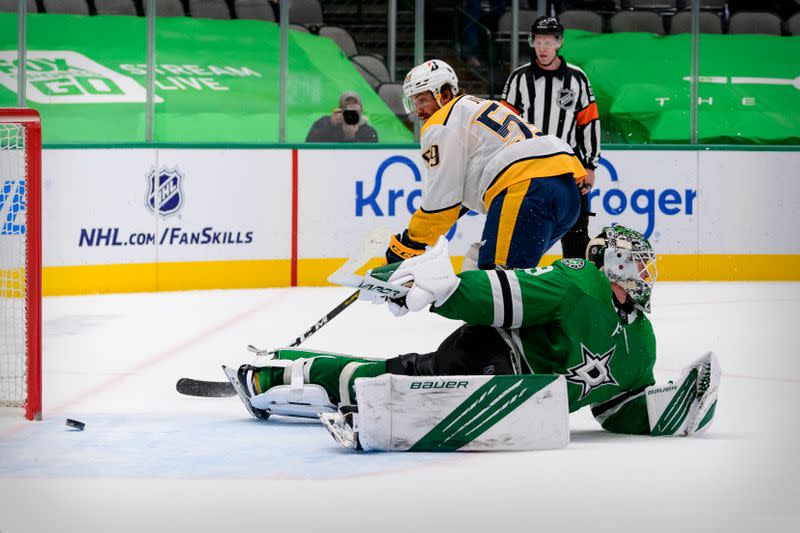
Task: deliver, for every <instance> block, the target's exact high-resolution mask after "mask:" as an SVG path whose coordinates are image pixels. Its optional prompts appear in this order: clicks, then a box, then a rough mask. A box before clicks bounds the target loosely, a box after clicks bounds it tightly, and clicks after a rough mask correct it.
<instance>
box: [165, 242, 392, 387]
mask: <svg viewBox="0 0 800 533" xmlns="http://www.w3.org/2000/svg"><path fill="white" fill-rule="evenodd" d="M391 235H392V232H391V230H390V229H389V228H378V229H376V230H374V231H373V232H372V233H371V234H370V236H369V238H368V239H367V240H366V241H364V244H363V245H362V246H361V249H360V250H359V251H358V253H357V254H356V255H354V256H352V257H350V258H349V259H348V260H347V261H345V263H344V264H343V265H342V266H340V267H339V268H338V269H336V271H335V272H334V273H333V274H331V275H330V277H328V281H330V282H331V283H336V284H338V285H343V286H351V284H350V283H341V282H338V281H336V280H337V279H344V280H349V281H351V283H352V282H353V281H352V279H351V278H355V279H361V280H363V276H356V275H355V274H354V272H355V271H356V270H358V269H359V268H361V267H362V266H364V265H365V264H366V263H367V262H368V261H369V260H370V259H372V258H373V257H376V256H377V255H378V254H380V252H381V251H383V249H385V248H386V246H387V244H388V242H389V238H390V237H391ZM386 285H389V284H386ZM360 294H361V289H359V290H357V291H356V292H354V293H353V294H351V295H350V296H348V297H347V298H345V299H344V300H343V301H342V302H341V303H340V304H339V305H337V306H336V307H334V308H333V309H331V310H330V311H328V313H327V314H326V315H325V316H323V317H322V318H320V319H319V320H317V321H316V322H315V323H314V324H313V325H312V326H311V327H310V328H308V329H307V330H306V331H304V332H303V333H302V334H301V335H300V336H299V337H297V338H296V339H295V340H293V341H292V342H291V343H290V344H289V345H288V346H287V347H288V348H294V347H295V346H299V345H300V344H302V343H303V342H305V340H306V339H308V338H309V337H310V336H311V335H313V334H314V333H316V332H317V331H319V330H320V328H322V326H324V325H325V324H327V323H328V322H330V321H331V320H333V319H334V318H335V317H336V316H337V315H338V314H339V313H341V312H342V311H344V310H345V309H347V308H348V307H350V305H352V303H353V302H355V301H356V300H358V296H359V295H360ZM247 350H248V351H250V352H253V353H255V354H256V356H269V355H271V354H273V353H275V352H276V351H277V350H260V349H258V348H256V347H255V346H253V345H248V346H247ZM175 389H176V390H177V391H178V392H179V393H181V394H185V395H187V396H201V397H207V398H225V397H229V396H236V390H234V388H233V385H231V384H230V382H229V381H205V380H200V379H193V378H180V379H179V380H178V381H177V383H175Z"/></svg>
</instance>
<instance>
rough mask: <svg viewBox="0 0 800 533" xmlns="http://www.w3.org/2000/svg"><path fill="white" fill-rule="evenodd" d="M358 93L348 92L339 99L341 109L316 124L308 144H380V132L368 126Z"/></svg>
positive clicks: (310, 132) (335, 110) (309, 133)
mask: <svg viewBox="0 0 800 533" xmlns="http://www.w3.org/2000/svg"><path fill="white" fill-rule="evenodd" d="M363 111H364V110H363V107H362V105H361V97H360V96H359V95H358V93H354V92H346V93H343V94H342V95H341V96H340V97H339V107H337V108H336V109H334V110H333V113H331V115H329V116H326V117H322V118H321V119H319V120H317V121H316V122H314V124H313V125H312V126H311V130H309V132H308V136H307V137H306V142H361V143H374V142H378V132H376V131H375V128H373V127H372V126H370V125H369V124H367V117H366V116H364V112H363Z"/></svg>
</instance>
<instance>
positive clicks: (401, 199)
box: [355, 155, 697, 239]
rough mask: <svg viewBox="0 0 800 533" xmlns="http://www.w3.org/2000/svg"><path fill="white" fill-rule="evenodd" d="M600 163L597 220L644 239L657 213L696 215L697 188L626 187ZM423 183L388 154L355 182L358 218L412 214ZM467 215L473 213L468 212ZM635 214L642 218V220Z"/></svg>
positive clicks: (412, 166) (407, 162)
mask: <svg viewBox="0 0 800 533" xmlns="http://www.w3.org/2000/svg"><path fill="white" fill-rule="evenodd" d="M395 166H396V168H392V170H391V171H390V168H391V167H395ZM600 166H601V167H603V168H605V169H606V171H608V174H609V177H610V183H609V186H608V188H604V187H602V186H601V182H602V181H603V180H602V176H599V178H601V179H598V182H597V183H596V185H595V188H594V189H592V190H591V191H590V192H589V198H588V200H589V211H592V212H597V213H598V215H601V219H600V221H601V222H602V223H603V224H606V223H608V222H623V223H626V224H630V225H631V226H632V227H635V228H637V229H641V228H644V231H643V233H644V235H645V237H647V238H650V236H652V234H653V231H654V230H655V227H656V216H657V215H659V216H668V217H672V216H678V215H685V216H691V215H693V214H694V211H695V201H696V199H697V190H696V189H691V188H684V189H675V188H658V189H656V188H645V187H639V188H633V187H630V186H628V187H625V186H623V183H622V182H621V181H620V176H619V174H618V172H617V170H616V168H614V165H613V164H612V163H611V162H610V161H609V160H608V159H605V158H603V157H601V158H600ZM387 172H389V173H390V174H391V176H392V179H391V180H390V181H391V183H392V185H393V186H385V185H386V184H385V183H384V181H385V178H386V176H385V175H384V174H386V173H387ZM395 176H398V177H399V176H403V178H401V179H402V180H408V181H405V182H404V183H402V184H400V186H399V187H398V180H397V179H396V178H395ZM640 181H641V180H640ZM421 182H422V174H421V172H420V169H419V167H418V166H417V164H416V163H415V162H414V161H413V160H411V159H410V158H408V157H405V156H400V155H394V156H391V157H388V158H387V159H385V160H384V161H383V162H382V163H381V164H380V165H379V166H378V169H377V171H376V172H375V177H374V179H373V183H372V184H367V183H366V182H365V181H356V202H355V211H356V213H355V214H356V216H357V217H362V216H365V214H367V213H368V212H371V213H372V214H373V215H375V216H378V217H384V216H389V217H393V216H397V215H400V214H405V213H408V214H412V213H414V211H416V209H417V208H418V207H419V204H420V201H421V198H422V190H421V189H420V186H421V184H422V183H421ZM637 185H640V183H637ZM621 186H622V187H621ZM598 204H599V205H598ZM468 214H469V215H475V214H476V213H474V212H472V211H470V212H469V213H468ZM639 217H644V220H641V219H639ZM609 219H610V220H609ZM637 219H639V220H637ZM455 231H456V226H455V225H454V226H453V227H452V228H451V229H450V231H449V232H448V234H447V238H448V239H450V238H452V237H453V234H454V233H455Z"/></svg>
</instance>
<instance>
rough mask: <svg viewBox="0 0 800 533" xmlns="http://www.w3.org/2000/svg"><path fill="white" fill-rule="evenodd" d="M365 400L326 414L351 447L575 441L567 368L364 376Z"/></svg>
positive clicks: (526, 445) (521, 446)
mask: <svg viewBox="0 0 800 533" xmlns="http://www.w3.org/2000/svg"><path fill="white" fill-rule="evenodd" d="M354 387H355V392H356V398H358V406H357V407H355V406H342V407H341V408H340V409H339V410H338V411H337V412H333V413H322V414H320V419H321V420H322V422H323V423H324V424H325V427H326V428H327V429H328V431H329V432H330V433H331V435H333V437H334V438H335V439H336V441H337V442H338V443H339V444H341V445H342V446H343V447H345V448H352V449H364V450H381V451H474V450H546V449H555V448H563V447H564V446H566V445H567V443H568V442H569V418H568V415H569V407H568V401H567V387H566V381H565V380H564V377H563V376H558V375H555V374H544V375H525V376H424V377H421V376H402V375H395V374H384V375H381V376H378V377H375V378H358V379H356V380H355V383H354Z"/></svg>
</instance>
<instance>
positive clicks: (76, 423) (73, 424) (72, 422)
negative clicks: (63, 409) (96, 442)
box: [67, 418, 86, 431]
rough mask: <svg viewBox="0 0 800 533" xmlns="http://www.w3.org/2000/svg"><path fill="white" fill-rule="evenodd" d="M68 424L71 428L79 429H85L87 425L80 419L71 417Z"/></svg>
mask: <svg viewBox="0 0 800 533" xmlns="http://www.w3.org/2000/svg"><path fill="white" fill-rule="evenodd" d="M67 425H68V426H69V427H71V428H75V429H77V430H78V431H83V428H85V427H86V424H84V423H83V422H81V421H80V420H73V419H71V418H67Z"/></svg>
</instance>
